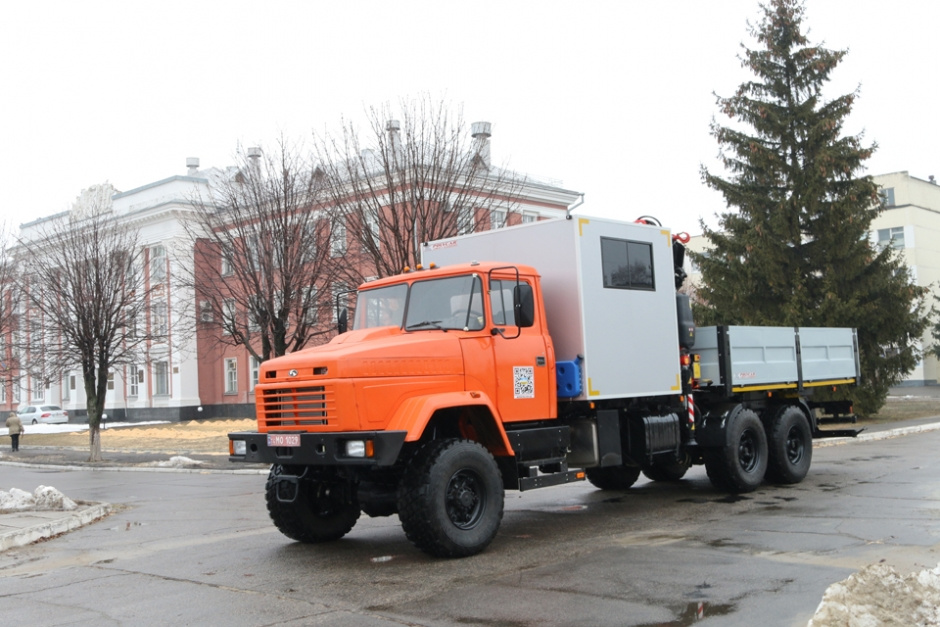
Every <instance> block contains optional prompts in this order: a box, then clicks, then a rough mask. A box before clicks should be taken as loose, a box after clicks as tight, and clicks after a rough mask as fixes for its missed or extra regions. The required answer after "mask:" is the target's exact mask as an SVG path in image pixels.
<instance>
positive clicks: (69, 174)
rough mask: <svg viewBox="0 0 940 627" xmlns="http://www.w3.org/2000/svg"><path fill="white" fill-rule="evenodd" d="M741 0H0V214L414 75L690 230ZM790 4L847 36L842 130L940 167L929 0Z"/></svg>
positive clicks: (740, 21)
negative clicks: (850, 95) (846, 105)
mask: <svg viewBox="0 0 940 627" xmlns="http://www.w3.org/2000/svg"><path fill="white" fill-rule="evenodd" d="M758 17H759V11H758V2H757V0H707V1H705V0H674V1H671V2H669V1H661V2H638V1H637V2H633V1H627V0H621V1H613V0H610V1H603V2H598V1H594V2H592V1H590V0H582V1H581V2H574V1H572V0H568V1H566V2H558V1H554V0H538V1H525V0H523V1H513V0H501V1H496V2H489V1H486V0H475V1H474V2H460V3H458V2H442V1H440V0H434V1H428V2H423V1H412V0H398V1H397V2H396V1H381V2H380V1H376V2H365V1H355V0H347V1H336V0H333V1H330V2H323V1H314V0H306V1H278V0H269V1H268V2H259V1H257V0H252V1H251V2H245V1H242V0H227V1H225V2H221V1H218V2H217V1H215V0H191V1H190V2H176V1H172V0H162V1H160V2H144V1H137V2H135V1H127V0H123V1H115V2H103V1H89V0H82V1H71V0H70V1H67V2H65V1H63V2H59V1H51V2H42V1H37V2H16V3H13V2H7V3H5V4H4V8H3V9H0V94H2V97H0V98H2V100H0V112H2V115H0V131H2V132H0V141H2V142H3V149H2V150H0V171H2V173H3V179H2V180H3V182H4V185H3V195H4V197H3V200H2V205H0V220H2V221H5V222H6V223H7V224H11V225H13V226H16V225H19V224H21V223H23V222H27V221H30V220H33V219H36V218H38V217H42V216H47V215H51V214H53V213H57V212H60V211H64V210H66V209H68V208H69V207H70V206H71V203H72V202H73V201H74V199H75V198H76V196H78V194H79V193H80V192H81V190H82V189H83V188H86V187H88V186H90V185H94V184H97V183H103V182H105V181H108V182H110V183H111V184H113V185H114V186H115V187H116V188H117V189H119V190H121V191H127V190H130V189H133V188H135V187H139V186H141V185H145V184H147V183H151V182H154V181H157V180H160V179H163V178H165V177H168V176H172V175H174V174H184V173H185V172H186V167H185V162H186V158H187V157H199V158H200V160H201V165H202V167H204V168H205V167H210V166H220V167H221V166H226V165H229V164H231V163H233V162H234V159H233V154H234V152H235V149H236V147H237V146H238V144H239V143H241V144H242V145H245V146H248V145H256V144H261V145H265V144H273V143H274V141H275V140H276V138H277V137H278V136H279V135H280V134H282V133H283V134H284V135H285V136H286V137H288V138H297V139H303V138H306V137H309V135H310V133H311V131H312V130H313V129H317V130H323V129H325V128H326V129H330V128H336V126H337V124H338V122H339V120H340V118H341V116H345V117H347V118H352V119H358V118H360V117H361V116H362V112H363V110H364V108H365V107H367V106H370V105H381V104H382V103H384V102H391V103H396V102H398V101H399V99H401V98H402V97H405V98H411V97H415V96H420V95H421V94H422V93H431V94H432V95H435V96H436V97H439V98H444V99H447V100H449V101H451V102H452V103H453V104H454V105H455V106H462V107H463V114H464V119H465V120H466V122H467V123H468V126H469V123H470V122H473V121H478V120H485V121H489V122H491V123H492V125H493V127H492V128H493V137H492V152H493V159H494V161H495V162H496V163H500V164H502V163H505V164H508V165H509V166H510V167H511V168H513V169H516V170H519V171H522V172H527V173H530V174H532V175H535V176H538V177H544V178H550V179H555V180H556V181H558V182H560V184H561V185H562V186H564V187H566V188H568V189H573V190H576V191H579V192H583V193H584V194H585V204H584V206H583V209H582V211H583V212H584V213H588V214H594V215H604V216H620V217H623V218H628V219H633V218H635V217H637V216H639V215H643V214H648V215H654V216H657V217H659V218H660V219H661V220H662V221H663V223H665V224H666V225H667V226H670V227H672V228H673V229H674V230H677V231H679V230H688V231H690V232H693V233H697V232H699V228H698V221H699V218H700V217H705V218H706V219H708V220H709V222H713V219H712V218H711V217H710V216H713V215H714V214H715V212H718V211H722V210H723V209H724V203H723V200H722V198H721V196H720V195H718V194H717V193H716V192H713V191H711V190H709V189H707V188H706V187H704V185H702V183H701V179H700V175H699V167H700V165H701V164H703V163H704V164H706V165H713V164H714V157H715V155H716V153H717V145H716V144H715V142H714V140H713V139H712V137H711V136H710V135H709V122H710V121H711V119H712V118H713V117H714V116H717V107H716V105H715V98H714V96H713V92H716V93H718V94H720V95H730V94H731V93H732V92H733V91H734V89H735V88H736V86H737V85H738V84H739V83H741V82H742V81H744V80H747V79H748V78H749V77H750V75H749V74H748V73H747V72H746V71H745V70H743V69H742V68H741V66H740V63H739V61H738V54H739V52H740V44H741V43H746V44H748V45H750V46H751V47H755V46H756V44H755V43H754V42H753V41H752V39H751V38H750V36H749V35H748V31H747V21H748V20H750V21H751V22H752V23H756V22H757V20H758ZM806 24H807V25H808V26H809V28H810V38H811V41H812V42H814V43H819V42H824V43H825V44H826V45H827V46H828V47H830V48H848V49H849V55H848V56H847V57H846V59H845V61H844V62H843V63H842V65H841V66H840V67H839V68H838V69H837V70H836V73H835V75H834V80H833V82H832V83H831V94H832V95H835V94H840V93H846V92H850V91H852V90H853V89H855V88H856V87H857V86H859V85H860V86H861V99H860V100H859V101H858V103H857V105H856V107H855V109H854V111H853V114H852V116H851V118H850V120H849V123H848V126H847V129H846V130H847V131H848V132H851V133H857V132H859V131H862V130H864V131H865V137H866V139H867V140H868V141H869V142H877V143H878V145H879V149H878V151H877V152H876V153H875V156H874V157H873V158H872V159H871V160H870V161H869V173H870V174H881V173H887V172H894V171H898V170H908V171H909V172H910V174H911V175H913V176H916V177H919V178H923V179H926V178H927V177H928V176H929V175H931V174H936V175H938V176H940V157H938V155H937V153H938V151H937V146H938V144H940V141H938V132H937V126H936V124H934V120H933V119H932V118H933V117H934V116H935V115H936V112H937V95H938V87H940V83H938V79H937V76H936V71H937V65H938V63H937V62H938V61H940V47H938V44H937V43H936V42H937V35H936V33H937V28H938V26H940V3H938V2H934V1H933V0H893V1H892V2H891V3H874V2H860V1H859V0H808V2H807V11H806ZM719 121H720V122H724V119H723V118H719Z"/></svg>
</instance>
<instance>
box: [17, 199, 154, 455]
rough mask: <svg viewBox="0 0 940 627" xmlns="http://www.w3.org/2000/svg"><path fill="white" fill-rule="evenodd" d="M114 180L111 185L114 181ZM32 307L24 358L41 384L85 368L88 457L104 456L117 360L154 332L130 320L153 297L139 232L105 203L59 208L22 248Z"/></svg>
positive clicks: (23, 284) (23, 278)
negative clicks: (104, 421)
mask: <svg viewBox="0 0 940 627" xmlns="http://www.w3.org/2000/svg"><path fill="white" fill-rule="evenodd" d="M108 187H110V186H108ZM16 254H17V259H18V261H19V263H20V268H21V271H22V272H21V274H20V281H19V286H20V289H21V290H22V294H23V297H24V302H25V305H26V309H25V311H24V313H23V316H22V317H21V331H22V333H23V336H24V337H25V341H26V350H25V351H24V362H25V363H26V364H27V365H28V368H29V372H30V375H31V377H32V378H33V380H35V381H37V384H38V385H43V384H44V383H46V382H49V381H52V380H54V379H55V378H59V379H61V375H62V374H63V373H65V372H67V371H69V370H75V369H78V370H80V371H81V373H82V381H83V384H84V390H85V399H86V405H85V406H86V409H87V411H88V425H89V451H90V452H89V461H101V438H100V431H99V429H100V425H101V415H102V413H103V411H104V406H105V398H106V396H107V392H108V378H109V375H110V373H111V371H112V369H113V368H115V366H119V365H129V364H131V363H136V362H138V361H140V360H141V357H142V354H143V349H144V348H145V346H146V344H147V343H148V342H149V341H151V340H153V339H154V338H153V336H152V335H149V334H148V333H147V332H146V331H144V332H142V330H141V329H138V328H136V326H137V325H136V324H129V322H130V321H137V320H142V319H144V317H145V316H146V315H147V313H148V307H149V305H150V294H149V293H148V290H149V288H148V287H147V285H146V283H145V279H144V276H143V272H142V271H141V265H142V264H141V257H142V254H143V253H142V248H141V246H140V240H139V233H138V231H137V230H136V229H134V228H132V226H131V225H130V224H129V223H128V221H126V220H121V219H119V218H118V217H116V216H114V215H113V214H112V213H111V211H110V207H109V206H103V205H102V204H100V203H97V202H96V203H93V204H92V205H87V204H86V205H84V206H82V205H81V204H80V203H77V204H76V207H75V208H74V209H73V210H72V211H71V212H69V213H66V214H62V215H59V216H55V217H53V218H52V219H50V220H48V221H47V222H46V223H45V225H43V226H42V227H40V229H39V231H38V233H34V234H33V235H32V236H31V237H28V238H20V239H19V240H18V245H17V248H16Z"/></svg>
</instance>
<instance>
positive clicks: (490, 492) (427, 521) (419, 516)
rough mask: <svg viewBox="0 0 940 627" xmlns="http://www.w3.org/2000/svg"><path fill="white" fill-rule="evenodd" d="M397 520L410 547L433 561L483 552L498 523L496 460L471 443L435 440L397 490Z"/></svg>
mask: <svg viewBox="0 0 940 627" xmlns="http://www.w3.org/2000/svg"><path fill="white" fill-rule="evenodd" d="M398 517H399V519H400V520H401V526H402V528H403V529H404V530H405V535H406V536H407V537H408V539H409V540H411V542H412V543H413V544H414V545H415V546H416V547H418V548H419V549H421V550H422V551H424V552H425V553H428V554H429V555H434V556H435V557H467V556H469V555H475V554H476V553H479V552H480V551H482V550H483V549H485V548H486V547H487V546H488V545H489V544H490V542H492V541H493V538H494V537H496V532H497V530H498V529H499V524H500V521H501V520H502V519H503V481H502V477H501V475H500V473H499V468H498V467H497V465H496V460H495V459H493V456H492V455H490V453H489V451H487V450H486V449H485V448H484V447H483V446H482V445H480V444H479V443H477V442H473V441H471V440H458V439H447V440H435V441H433V442H430V443H428V444H426V445H425V446H424V447H423V448H421V449H420V450H419V451H418V452H417V453H416V455H415V459H414V460H413V463H412V464H410V465H409V466H408V468H407V469H406V471H405V474H404V476H403V477H402V481H401V484H400V486H399V489H398Z"/></svg>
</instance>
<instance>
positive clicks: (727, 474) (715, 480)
mask: <svg viewBox="0 0 940 627" xmlns="http://www.w3.org/2000/svg"><path fill="white" fill-rule="evenodd" d="M725 442H726V444H725V446H723V447H722V448H713V449H706V451H705V470H706V471H707V473H708V478H709V479H710V480H711V482H712V485H713V486H715V487H716V488H718V489H719V490H725V491H727V492H732V493H735V494H737V493H742V492H753V491H754V490H756V489H757V488H758V487H760V484H761V482H762V481H763V480H764V474H765V473H766V472H767V434H766V433H765V432H764V425H763V424H761V421H760V418H758V417H757V414H755V413H754V412H753V411H751V410H750V409H742V410H741V411H739V412H738V413H737V414H736V415H735V416H734V417H733V418H732V419H731V421H730V424H729V425H728V427H727V431H726V433H725Z"/></svg>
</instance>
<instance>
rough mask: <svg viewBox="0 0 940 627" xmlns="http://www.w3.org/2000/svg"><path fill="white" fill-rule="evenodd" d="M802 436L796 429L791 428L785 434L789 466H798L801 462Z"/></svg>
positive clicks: (802, 450)
mask: <svg viewBox="0 0 940 627" xmlns="http://www.w3.org/2000/svg"><path fill="white" fill-rule="evenodd" d="M804 446H805V445H804V443H803V435H802V433H800V430H799V429H798V428H797V427H793V428H792V429H790V431H788V432H787V442H786V447H787V460H788V461H789V462H790V463H791V464H799V463H800V462H801V461H802V460H803V452H804Z"/></svg>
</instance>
